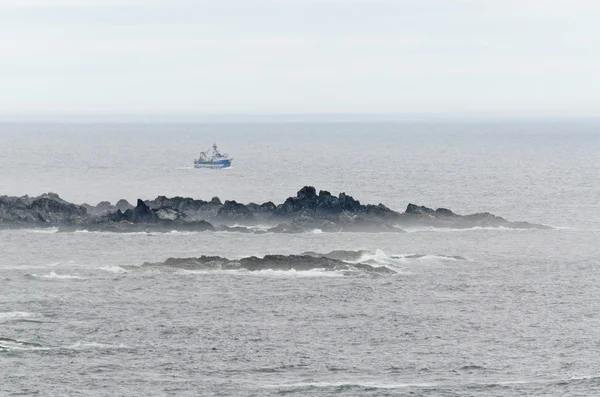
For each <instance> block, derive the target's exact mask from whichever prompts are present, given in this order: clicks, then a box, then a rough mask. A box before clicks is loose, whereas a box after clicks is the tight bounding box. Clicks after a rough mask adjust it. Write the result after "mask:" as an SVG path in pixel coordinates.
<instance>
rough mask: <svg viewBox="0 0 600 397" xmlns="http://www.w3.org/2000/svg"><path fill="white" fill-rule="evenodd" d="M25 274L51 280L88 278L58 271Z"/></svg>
mask: <svg viewBox="0 0 600 397" xmlns="http://www.w3.org/2000/svg"><path fill="white" fill-rule="evenodd" d="M25 276H26V277H34V278H42V279H50V280H87V278H86V277H81V276H73V275H70V274H57V273H56V272H50V273H49V274H26V275H25Z"/></svg>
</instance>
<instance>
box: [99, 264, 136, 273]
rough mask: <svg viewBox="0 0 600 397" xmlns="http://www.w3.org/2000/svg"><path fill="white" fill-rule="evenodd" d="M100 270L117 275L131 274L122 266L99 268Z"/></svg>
mask: <svg viewBox="0 0 600 397" xmlns="http://www.w3.org/2000/svg"><path fill="white" fill-rule="evenodd" d="M98 269H100V270H104V271H105V272H109V273H116V274H120V273H129V272H128V271H127V270H125V269H123V268H122V267H120V266H104V267H99V268H98Z"/></svg>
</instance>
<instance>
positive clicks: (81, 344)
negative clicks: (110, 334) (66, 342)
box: [62, 341, 129, 350]
mask: <svg viewBox="0 0 600 397" xmlns="http://www.w3.org/2000/svg"><path fill="white" fill-rule="evenodd" d="M62 348H63V349H69V350H110V349H129V347H128V346H125V345H123V344H119V345H111V344H108V343H98V342H85V341H78V342H76V343H75V344H73V345H71V346H64V347H62Z"/></svg>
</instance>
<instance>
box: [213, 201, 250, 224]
mask: <svg viewBox="0 0 600 397" xmlns="http://www.w3.org/2000/svg"><path fill="white" fill-rule="evenodd" d="M217 216H219V217H221V218H227V219H248V218H252V211H250V210H249V209H248V208H247V207H246V206H245V205H244V204H239V203H237V202H235V201H229V200H227V201H225V203H224V204H223V205H222V206H221V208H219V211H217Z"/></svg>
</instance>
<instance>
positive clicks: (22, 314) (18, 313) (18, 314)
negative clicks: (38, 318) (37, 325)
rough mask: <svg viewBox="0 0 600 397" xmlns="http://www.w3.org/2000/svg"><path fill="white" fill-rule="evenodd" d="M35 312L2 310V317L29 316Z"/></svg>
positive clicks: (0, 314)
mask: <svg viewBox="0 0 600 397" xmlns="http://www.w3.org/2000/svg"><path fill="white" fill-rule="evenodd" d="M33 316H35V314H33V313H29V312H0V318H27V317H33Z"/></svg>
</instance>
